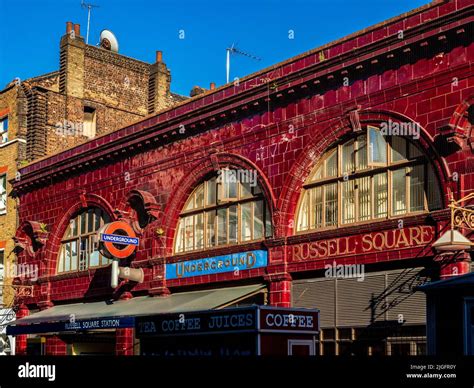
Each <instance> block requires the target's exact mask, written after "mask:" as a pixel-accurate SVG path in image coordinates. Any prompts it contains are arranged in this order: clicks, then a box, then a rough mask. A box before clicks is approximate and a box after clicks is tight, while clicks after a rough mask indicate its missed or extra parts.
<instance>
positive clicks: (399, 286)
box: [386, 268, 429, 324]
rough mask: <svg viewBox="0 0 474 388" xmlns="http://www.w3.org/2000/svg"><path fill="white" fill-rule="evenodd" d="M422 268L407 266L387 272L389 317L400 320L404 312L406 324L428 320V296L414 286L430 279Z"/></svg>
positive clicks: (389, 318)
mask: <svg viewBox="0 0 474 388" xmlns="http://www.w3.org/2000/svg"><path fill="white" fill-rule="evenodd" d="M421 270H422V269H421V268H407V269H406V270H405V271H401V272H398V273H387V287H386V293H387V295H386V299H387V319H388V320H395V321H396V320H398V315H399V314H403V319H404V321H405V323H406V324H414V323H425V322H426V297H425V294H424V293H423V292H420V291H417V292H415V291H414V290H413V288H414V287H416V286H418V285H421V284H422V283H425V282H427V281H429V278H427V277H426V276H425V275H424V274H423V272H421Z"/></svg>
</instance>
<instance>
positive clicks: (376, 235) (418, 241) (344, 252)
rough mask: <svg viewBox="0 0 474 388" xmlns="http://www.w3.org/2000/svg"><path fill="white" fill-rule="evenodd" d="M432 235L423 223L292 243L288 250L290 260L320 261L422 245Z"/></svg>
mask: <svg viewBox="0 0 474 388" xmlns="http://www.w3.org/2000/svg"><path fill="white" fill-rule="evenodd" d="M434 237H435V230H434V228H433V227H432V226H428V225H423V226H414V227H407V228H397V229H391V230H384V231H380V232H371V233H365V234H360V235H354V236H347V237H338V238H331V239H325V240H316V241H310V242H304V243H300V244H295V245H293V246H292V247H291V249H290V260H291V261H311V260H323V259H327V258H332V257H342V256H354V255H359V254H370V253H377V252H387V251H391V250H402V249H406V248H414V247H421V248H424V247H427V246H429V244H430V243H432V242H433V240H434Z"/></svg>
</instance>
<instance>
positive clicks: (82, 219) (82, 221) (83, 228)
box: [79, 213, 87, 234]
mask: <svg viewBox="0 0 474 388" xmlns="http://www.w3.org/2000/svg"><path fill="white" fill-rule="evenodd" d="M79 220H80V221H79V222H80V224H81V230H80V231H79V233H80V234H84V233H87V229H86V221H87V213H82V214H81V215H80V216H79Z"/></svg>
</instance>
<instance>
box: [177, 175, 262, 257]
mask: <svg viewBox="0 0 474 388" xmlns="http://www.w3.org/2000/svg"><path fill="white" fill-rule="evenodd" d="M270 235H271V219H270V213H269V210H268V206H267V205H266V203H265V199H264V196H263V193H262V191H261V189H260V187H259V186H258V183H257V177H256V173H254V172H251V171H246V170H229V169H227V170H220V171H219V174H218V175H217V176H214V177H212V178H210V179H208V180H206V181H205V182H203V183H201V184H200V185H199V186H198V187H197V188H196V189H195V190H194V191H193V193H192V194H191V196H190V197H189V199H188V200H187V202H186V204H185V206H184V208H183V210H182V212H181V215H180V219H179V225H178V229H177V233H176V238H175V252H177V253H180V252H188V251H196V250H200V249H208V248H212V247H217V246H224V245H232V244H239V243H243V242H247V241H255V240H260V239H264V238H265V237H268V236H270Z"/></svg>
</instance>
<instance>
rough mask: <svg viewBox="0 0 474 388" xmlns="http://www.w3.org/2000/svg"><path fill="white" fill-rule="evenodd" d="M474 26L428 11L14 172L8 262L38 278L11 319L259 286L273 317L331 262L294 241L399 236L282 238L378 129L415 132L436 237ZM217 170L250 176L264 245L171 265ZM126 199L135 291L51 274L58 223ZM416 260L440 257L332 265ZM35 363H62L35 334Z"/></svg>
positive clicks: (462, 180)
mask: <svg viewBox="0 0 474 388" xmlns="http://www.w3.org/2000/svg"><path fill="white" fill-rule="evenodd" d="M473 20H474V17H473V7H472V2H470V1H469V0H456V1H439V2H433V3H430V4H428V5H426V6H424V7H421V8H419V9H417V10H414V11H412V12H410V13H408V14H405V15H401V16H400V17H397V18H394V19H390V20H387V21H386V22H384V23H381V24H379V25H376V26H373V27H371V28H368V29H366V30H364V31H361V32H358V33H356V34H353V35H350V36H347V37H345V38H343V39H341V40H339V41H336V42H333V43H330V44H327V45H325V46H323V47H320V48H317V49H315V50H312V51H310V52H307V53H304V54H302V55H300V56H297V57H294V58H291V59H289V60H288V61H286V62H283V63H280V64H277V65H275V66H273V67H271V68H268V69H265V70H263V71H261V72H259V73H256V74H252V75H250V76H248V77H246V78H244V79H240V80H238V81H237V82H234V83H232V84H227V85H224V86H223V87H220V88H218V89H215V90H211V91H209V92H207V93H205V94H203V95H199V96H197V97H195V98H192V99H190V100H188V101H185V102H183V103H181V104H180V105H178V106H176V107H174V108H172V109H169V110H165V111H162V112H161V113H160V114H158V115H155V116H152V117H148V118H146V119H144V120H142V121H140V122H137V123H135V124H133V125H130V126H127V127H125V128H123V129H120V130H118V131H115V132H113V133H109V134H106V135H104V136H101V137H98V138H96V139H94V140H91V141H89V142H86V143H84V144H82V145H78V146H76V147H74V148H71V149H69V150H66V151H64V152H62V153H59V154H56V155H53V156H50V157H48V158H45V159H42V160H39V161H36V162H34V163H33V164H30V165H28V166H26V167H24V168H23V169H22V170H21V179H20V180H19V181H18V182H15V190H16V193H17V195H18V197H19V203H20V207H19V215H20V228H19V229H18V232H17V236H16V238H17V241H26V245H29V246H30V248H28V247H27V248H26V249H21V250H19V253H18V260H19V263H22V262H23V263H24V262H27V263H29V264H36V265H38V266H39V268H40V277H39V279H38V281H37V282H35V283H34V284H33V285H34V294H33V297H23V298H20V299H19V304H20V305H19V310H18V316H19V317H21V316H25V315H27V314H28V311H31V310H37V309H45V308H50V307H51V306H54V305H55V304H64V303H67V302H68V301H70V302H71V303H77V302H78V301H79V302H80V301H84V300H91V299H94V300H105V299H106V298H110V297H111V296H113V297H116V298H121V297H124V295H126V296H125V297H127V298H130V297H132V298H133V297H134V296H136V295H144V294H150V295H154V296H155V297H163V296H165V295H167V294H169V293H174V292H178V291H183V290H192V289H200V288H203V287H211V286H213V287H227V286H232V285H239V284H248V283H252V282H262V283H266V284H267V286H268V291H269V300H268V302H269V303H270V304H271V305H273V306H280V307H289V306H291V284H292V279H293V277H294V276H295V275H297V274H299V273H301V272H303V271H307V272H309V271H317V270H320V269H322V268H324V265H325V264H327V263H332V261H333V260H334V259H333V258H319V259H314V260H305V261H297V260H296V259H295V257H294V250H293V249H292V247H293V246H294V245H295V244H301V243H304V242H308V241H317V240H330V239H333V238H335V237H340V236H349V235H358V234H359V235H362V234H364V233H371V232H376V231H383V230H388V229H394V228H397V222H398V219H393V220H392V219H388V220H383V221H381V222H376V223H374V222H372V223H367V224H362V225H360V224H359V225H356V226H347V227H343V228H338V229H337V230H324V231H314V232H311V233H305V234H297V233H296V232H295V230H294V226H295V224H296V222H295V221H294V219H295V215H296V211H297V204H298V200H299V198H300V194H301V190H302V185H303V182H304V181H305V179H306V178H307V177H308V175H309V174H310V172H311V170H312V169H313V167H314V166H315V164H316V163H317V161H318V160H319V158H320V156H321V155H322V154H323V153H324V152H325V151H326V150H327V149H328V148H329V147H331V145H333V144H334V143H335V142H337V141H338V140H340V139H341V138H343V137H344V136H350V134H351V133H353V132H354V131H356V132H357V131H358V130H359V129H360V128H361V127H365V126H366V125H370V124H373V125H377V124H380V122H382V121H387V120H392V121H409V122H417V123H419V125H420V126H421V136H420V139H419V140H418V142H419V145H420V147H421V148H422V149H423V150H424V152H425V153H426V154H427V155H428V156H429V158H430V159H431V161H432V162H433V165H434V167H435V171H436V174H437V176H438V179H439V182H440V186H441V187H440V190H441V191H442V200H443V209H444V210H439V211H435V212H432V213H431V214H430V215H429V218H430V222H431V224H432V225H433V226H434V230H435V234H436V236H438V235H439V233H440V232H441V231H442V230H445V228H446V226H447V225H448V224H449V221H450V212H449V211H448V208H447V205H448V203H449V202H448V200H449V192H450V191H451V192H452V193H453V195H454V198H461V197H463V196H465V195H467V194H468V193H470V192H472V190H473V189H474V154H473V151H474V130H473V128H472V127H471V124H470V121H469V119H470V117H469V115H470V114H471V115H472V111H470V109H472V102H473V100H474V77H473V76H472V74H473V61H474V45H473V42H472V36H473V34H472V32H473V29H472V23H473ZM401 32H402V36H401V35H400V33H401ZM346 77H347V80H348V82H344V79H345V78H346ZM470 112H471V113H470ZM183 129H184V130H183ZM227 166H230V167H235V168H238V169H252V170H256V171H257V172H258V180H259V184H260V186H261V187H262V189H263V192H264V196H265V198H266V201H267V203H268V205H269V208H270V212H271V217H272V223H273V235H272V237H271V238H267V239H266V240H265V241H263V242H262V241H259V242H255V243H248V244H244V245H239V246H231V247H225V248H216V249H212V250H207V251H205V252H197V253H196V252H194V253H187V254H180V255H175V254H174V251H173V242H174V235H175V231H176V228H177V223H178V219H179V214H180V211H181V210H182V208H183V206H184V203H185V201H186V199H187V198H188V196H189V195H190V194H191V193H192V191H193V189H194V188H195V187H196V186H197V185H198V184H199V183H201V182H202V181H203V180H204V179H205V177H207V176H209V174H210V173H212V172H216V171H217V170H219V169H220V168H223V167H227ZM131 198H138V199H139V200H140V201H142V203H143V208H144V209H145V210H146V211H147V212H148V214H149V215H150V216H151V217H152V220H153V221H152V222H151V223H149V224H148V225H147V226H146V227H145V228H144V229H142V230H139V231H138V232H139V237H140V246H139V248H138V250H137V252H136V254H135V255H134V256H133V257H132V258H131V259H130V260H129V261H128V264H129V265H130V266H131V267H137V268H138V267H139V268H142V269H143V270H144V273H145V281H144V282H143V283H141V284H136V283H131V282H126V281H123V282H121V283H120V284H119V286H118V288H117V289H115V290H113V289H111V288H110V274H109V272H108V270H107V269H105V270H104V269H103V268H102V269H96V270H94V269H90V270H88V271H84V272H77V273H74V274H57V271H56V266H57V261H58V251H59V248H60V241H61V238H62V236H63V234H64V233H65V230H66V228H67V225H68V223H69V220H70V219H71V218H72V217H73V216H74V215H75V214H77V212H78V211H80V210H81V209H83V208H85V207H88V206H98V207H100V208H102V209H104V210H105V211H106V212H108V213H109V214H110V216H111V217H112V219H118V218H120V217H121V218H124V219H127V218H130V219H131V221H133V220H134V217H136V215H135V212H134V211H133V209H132V208H131V207H130V205H129V203H130V199H131ZM403 221H404V225H405V226H406V227H410V226H418V225H425V224H426V223H427V214H424V215H421V216H420V215H418V216H407V217H404V218H403ZM41 223H44V224H46V225H47V228H46V230H45V229H44V228H43V229H42V228H40V227H39V225H40V224H41ZM436 236H435V237H436ZM252 249H265V250H267V251H268V266H267V267H265V268H258V269H251V270H248V271H240V272H239V273H238V274H237V275H236V274H235V273H234V272H229V273H220V274H213V275H204V276H195V277H188V278H180V279H173V280H166V279H165V277H164V268H165V263H173V262H177V261H180V260H191V259H196V258H202V257H210V256H218V255H223V254H228V253H234V252H244V251H248V250H252ZM420 254H422V255H423V256H424V257H425V258H426V260H431V261H433V260H436V255H435V253H434V251H433V250H432V249H431V248H430V247H423V249H422V251H420V249H419V247H418V248H416V249H415V248H413V249H398V250H397V249H394V250H380V251H374V252H371V253H367V254H365V255H363V256H354V255H346V256H344V255H342V256H339V257H338V258H337V262H338V263H341V264H351V263H356V262H357V263H361V264H366V265H369V266H370V265H373V264H374V263H387V262H391V261H401V260H407V261H409V260H410V259H412V258H413V257H416V256H420ZM469 260H470V259H469V256H468V255H465V256H462V257H461V259H459V258H458V260H457V261H453V262H451V263H450V264H448V265H445V266H443V267H442V268H443V269H440V274H439V275H440V276H442V275H443V273H444V272H445V273H446V274H448V273H450V271H452V267H453V266H456V267H457V268H458V273H465V272H467V271H469ZM440 268H441V267H440ZM443 271H444V272H443ZM116 338H117V342H116V352H117V354H131V353H132V350H131V348H132V345H133V341H132V338H133V329H120V330H118V331H117V336H116ZM25 346H26V341H25V338H24V336H18V337H17V349H18V353H22V352H24V351H25ZM46 351H47V353H48V354H65V352H66V348H65V346H63V345H61V344H60V343H59V342H58V338H55V337H47V342H46Z"/></svg>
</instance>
